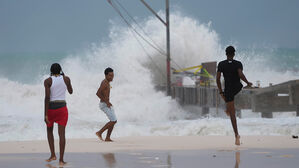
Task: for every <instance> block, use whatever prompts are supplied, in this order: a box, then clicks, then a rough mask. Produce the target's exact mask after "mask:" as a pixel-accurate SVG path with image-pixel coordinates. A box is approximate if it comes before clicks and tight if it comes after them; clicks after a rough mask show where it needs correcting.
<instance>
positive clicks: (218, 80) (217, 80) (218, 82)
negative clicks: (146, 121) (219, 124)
mask: <svg viewBox="0 0 299 168" xmlns="http://www.w3.org/2000/svg"><path fill="white" fill-rule="evenodd" d="M220 79H221V72H217V76H216V82H217V86H218V90H219V93H220V95H221V97H222V98H223V100H225V98H224V93H223V91H222V86H221V82H220Z"/></svg>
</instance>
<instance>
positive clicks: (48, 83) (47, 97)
mask: <svg viewBox="0 0 299 168" xmlns="http://www.w3.org/2000/svg"><path fill="white" fill-rule="evenodd" d="M51 82H52V81H51V78H48V79H46V80H45V81H44V86H45V116H44V120H45V122H46V124H48V123H49V120H48V109H49V102H50V87H51Z"/></svg>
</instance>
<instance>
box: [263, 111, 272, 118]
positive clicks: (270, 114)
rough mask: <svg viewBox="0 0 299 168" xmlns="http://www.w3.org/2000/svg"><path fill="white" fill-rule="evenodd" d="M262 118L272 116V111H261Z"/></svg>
mask: <svg viewBox="0 0 299 168" xmlns="http://www.w3.org/2000/svg"><path fill="white" fill-rule="evenodd" d="M262 118H273V113H272V112H262Z"/></svg>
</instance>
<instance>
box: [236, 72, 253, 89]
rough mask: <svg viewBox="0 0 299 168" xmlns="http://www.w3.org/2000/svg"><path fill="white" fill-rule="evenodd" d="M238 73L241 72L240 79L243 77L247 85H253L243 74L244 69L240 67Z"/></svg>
mask: <svg viewBox="0 0 299 168" xmlns="http://www.w3.org/2000/svg"><path fill="white" fill-rule="evenodd" d="M238 74H239V77H240V79H242V81H244V82H245V83H246V84H247V86H249V87H251V85H252V83H251V82H248V80H247V78H246V77H245V75H244V74H243V71H242V69H238Z"/></svg>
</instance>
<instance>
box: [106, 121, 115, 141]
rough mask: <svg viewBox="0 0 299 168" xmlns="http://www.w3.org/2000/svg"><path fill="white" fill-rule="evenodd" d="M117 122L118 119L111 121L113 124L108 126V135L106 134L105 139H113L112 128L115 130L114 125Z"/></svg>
mask: <svg viewBox="0 0 299 168" xmlns="http://www.w3.org/2000/svg"><path fill="white" fill-rule="evenodd" d="M116 122H117V121H110V123H111V124H110V125H109V127H108V131H107V136H106V139H105V141H109V142H111V141H112V140H111V138H110V136H111V133H112V130H113V128H114V125H115V124H116Z"/></svg>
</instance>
